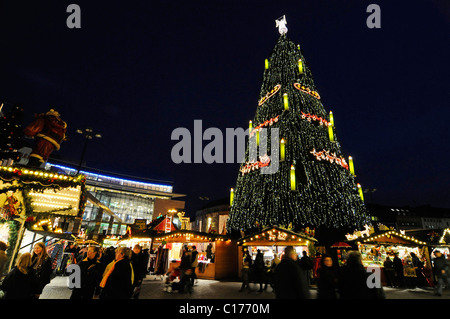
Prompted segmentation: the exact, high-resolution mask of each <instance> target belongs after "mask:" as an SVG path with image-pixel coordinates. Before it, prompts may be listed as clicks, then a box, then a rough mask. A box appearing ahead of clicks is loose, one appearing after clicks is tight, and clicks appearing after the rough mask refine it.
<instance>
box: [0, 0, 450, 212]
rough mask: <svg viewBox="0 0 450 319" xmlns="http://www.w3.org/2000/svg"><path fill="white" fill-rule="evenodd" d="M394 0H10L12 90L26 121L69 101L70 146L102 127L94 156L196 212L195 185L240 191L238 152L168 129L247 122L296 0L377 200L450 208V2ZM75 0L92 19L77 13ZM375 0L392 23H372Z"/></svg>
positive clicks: (298, 24)
mask: <svg viewBox="0 0 450 319" xmlns="http://www.w3.org/2000/svg"><path fill="white" fill-rule="evenodd" d="M390 2H392V1H378V0H372V1H346V0H334V1H329V0H327V1H325V0H315V1H253V0H250V1H234V0H233V1H177V2H175V1H163V0H152V1H142V0H141V1H124V0H123V1H81V0H80V1H79V0H73V1H71V2H68V1H33V2H24V1H17V0H15V1H12V0H10V1H2V2H0V30H1V31H0V32H1V35H0V39H1V43H2V48H1V56H0V57H1V59H0V101H6V102H10V103H20V104H22V105H23V107H24V109H25V116H26V119H25V122H26V123H25V124H27V123H28V122H30V121H31V120H32V117H33V115H34V114H35V113H41V112H46V111H48V109H49V108H55V109H57V110H58V111H59V112H60V113H61V115H62V118H63V119H64V120H65V121H66V122H67V123H68V125H69V132H68V135H69V137H70V140H69V141H67V142H64V143H63V144H62V147H61V150H60V151H59V152H56V153H54V155H55V156H58V157H59V158H60V159H61V160H64V161H72V162H74V163H78V161H79V159H80V155H81V151H82V147H83V139H82V137H81V136H80V135H78V134H76V133H75V130H76V129H77V128H82V127H86V126H92V127H93V128H95V129H96V130H98V131H100V132H101V133H102V135H103V138H102V139H100V140H95V141H93V142H92V144H90V145H89V146H88V150H87V154H86V164H87V166H89V167H93V168H97V169H102V170H106V171H112V172H117V173H121V174H129V175H133V176H140V177H145V178H153V179H161V180H170V181H173V182H174V191H175V192H177V193H183V194H187V195H188V196H187V197H186V200H187V212H188V214H192V213H193V212H194V211H195V209H197V208H198V207H199V205H201V204H204V203H205V202H201V201H199V200H197V199H198V197H199V196H208V197H210V198H211V199H218V198H221V197H225V196H228V193H229V189H230V188H231V187H233V186H234V184H235V181H236V177H237V173H238V168H239V164H209V165H208V164H178V165H177V164H174V163H173V162H172V160H171V153H170V152H171V149H172V147H173V145H175V144H176V141H171V133H172V131H173V130H174V129H175V128H177V127H186V128H188V129H189V130H191V132H193V125H194V120H195V119H201V120H202V121H203V129H206V128H208V127H217V128H220V129H221V130H223V131H225V128H236V127H244V128H246V127H247V126H248V121H249V120H250V119H252V117H253V115H254V113H255V111H256V107H257V101H258V98H259V90H260V85H261V81H262V74H263V69H264V59H265V58H267V57H268V55H269V54H270V52H271V50H272V48H273V47H274V45H275V43H276V41H277V39H278V37H279V34H278V30H277V29H276V28H275V22H274V20H275V19H277V18H278V17H280V16H282V15H284V14H285V15H286V17H287V21H288V28H289V32H288V37H289V38H290V39H291V40H292V41H294V42H295V43H299V44H300V45H301V47H302V50H303V53H304V55H305V57H306V61H307V63H308V65H309V67H310V68H311V70H312V73H313V76H314V80H315V83H316V86H317V88H318V91H319V93H320V95H321V97H322V102H323V104H324V107H325V109H326V110H327V111H329V110H332V111H333V113H334V118H335V125H336V129H337V131H336V132H337V137H338V139H339V141H340V143H341V146H342V150H343V153H344V155H347V156H348V155H351V156H353V158H354V161H355V170H356V173H357V178H356V179H357V182H359V183H361V184H362V186H363V188H376V189H377V191H376V192H375V193H374V194H373V196H372V198H371V197H370V196H368V195H366V201H369V202H370V201H371V200H372V201H373V202H375V203H379V204H386V205H396V206H402V205H411V206H416V205H426V204H430V205H432V206H436V207H447V208H450V194H449V189H450V187H449V186H450V183H449V177H450V170H449V165H448V161H449V159H450V152H449V149H450V147H449V144H448V143H449V140H450V139H449V137H450V133H449V131H448V127H449V125H448V123H449V121H450V112H449V109H448V108H449V102H448V101H449V91H450V90H449V89H448V87H449V80H448V79H449V71H450V70H449V57H450V48H449V34H450V33H449V26H450V9H449V4H448V1H444V0H439V1H438V0H435V1H432V0H430V1H425V0H423V1H415V0H413V1H407V2H406V1H402V2H400V1H395V4H392V3H390ZM70 3H76V4H78V5H79V6H80V7H81V29H69V28H67V26H66V19H67V17H68V16H69V13H66V8H67V6H68V5H69V4H70ZM370 3H376V4H378V5H380V7H381V29H369V28H368V27H367V26H366V19H367V17H368V15H369V13H367V12H366V8H367V6H368V5H369V4H370ZM207 143H208V142H207V141H205V142H204V145H206V144H207Z"/></svg>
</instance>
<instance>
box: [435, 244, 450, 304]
mask: <svg viewBox="0 0 450 319" xmlns="http://www.w3.org/2000/svg"><path fill="white" fill-rule="evenodd" d="M433 255H434V257H435V258H433V273H434V275H435V276H436V281H437V285H436V288H435V294H436V295H437V296H442V289H443V287H444V283H446V284H447V286H448V287H450V267H449V262H448V261H447V259H445V256H444V255H443V254H442V253H441V252H440V251H439V250H435V251H433Z"/></svg>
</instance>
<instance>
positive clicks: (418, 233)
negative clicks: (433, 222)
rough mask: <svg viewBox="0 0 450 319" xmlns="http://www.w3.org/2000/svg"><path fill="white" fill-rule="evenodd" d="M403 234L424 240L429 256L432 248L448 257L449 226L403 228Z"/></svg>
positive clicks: (449, 249)
mask: <svg viewBox="0 0 450 319" xmlns="http://www.w3.org/2000/svg"><path fill="white" fill-rule="evenodd" d="M405 234H406V235H408V236H414V238H417V239H419V240H421V241H424V242H426V243H427V245H428V250H429V253H430V257H431V255H432V254H433V251H434V250H439V251H440V252H441V253H442V254H443V255H444V256H445V258H447V259H448V258H450V228H440V229H420V230H416V229H411V230H405Z"/></svg>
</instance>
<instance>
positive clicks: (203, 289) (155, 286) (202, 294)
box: [41, 275, 450, 300]
mask: <svg viewBox="0 0 450 319" xmlns="http://www.w3.org/2000/svg"><path fill="white" fill-rule="evenodd" d="M164 286H165V285H164V281H163V280H160V279H159V278H156V277H155V276H151V275H148V276H147V278H146V279H145V280H144V282H143V284H142V289H141V295H140V299H153V300H155V299H169V300H173V299H190V300H201V299H203V300H204V299H232V300H237V299H239V300H247V299H248V300H251V299H255V300H265V299H275V295H274V294H273V293H272V288H270V287H268V288H267V291H265V292H262V293H259V292H257V290H258V289H259V287H258V286H256V285H253V288H254V289H253V291H252V292H250V293H248V292H239V289H240V287H241V283H240V282H235V281H217V280H202V279H199V280H198V282H197V284H196V285H195V286H194V291H193V293H192V294H189V293H184V294H180V293H178V292H172V293H167V292H165V291H164ZM67 287H68V285H67V277H56V278H54V279H53V280H52V282H51V283H50V284H49V285H47V286H46V287H45V289H44V291H43V293H42V295H41V299H69V298H70V294H71V290H70V289H68V288H67ZM384 290H385V293H386V299H450V291H448V290H446V291H444V294H443V296H442V297H438V296H435V295H434V293H433V290H431V289H419V288H416V289H397V288H387V287H385V288H384ZM315 296H316V290H315V289H314V288H312V289H311V297H312V299H314V298H315Z"/></svg>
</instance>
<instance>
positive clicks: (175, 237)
mask: <svg viewBox="0 0 450 319" xmlns="http://www.w3.org/2000/svg"><path fill="white" fill-rule="evenodd" d="M152 238H153V239H154V240H155V242H158V241H159V242H162V241H165V242H167V243H180V242H183V243H184V242H197V243H201V242H213V241H217V240H220V241H226V240H230V238H229V237H228V236H226V235H219V234H214V233H205V232H199V231H194V230H175V231H172V232H169V233H160V234H155V235H153V236H152Z"/></svg>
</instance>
